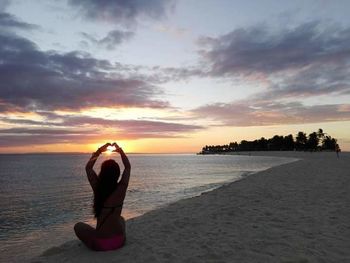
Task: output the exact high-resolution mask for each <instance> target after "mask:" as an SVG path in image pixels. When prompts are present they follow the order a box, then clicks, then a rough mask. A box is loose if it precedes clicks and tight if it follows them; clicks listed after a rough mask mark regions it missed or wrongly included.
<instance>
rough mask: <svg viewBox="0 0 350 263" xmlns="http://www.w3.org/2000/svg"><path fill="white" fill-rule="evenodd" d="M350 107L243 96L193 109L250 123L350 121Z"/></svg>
mask: <svg viewBox="0 0 350 263" xmlns="http://www.w3.org/2000/svg"><path fill="white" fill-rule="evenodd" d="M349 109H350V104H333V105H313V106H305V105H303V104H302V103H299V102H289V103H281V102H276V101H263V100H260V101H258V100H241V101H236V102H232V103H214V104H208V105H205V106H202V107H198V108H196V109H194V110H193V111H192V112H193V113H194V114H195V115H196V116H197V117H200V118H208V119H210V120H214V121H216V123H217V125H224V126H235V127H246V126H267V125H285V124H303V123H319V122H333V121H348V120H350V110H349Z"/></svg>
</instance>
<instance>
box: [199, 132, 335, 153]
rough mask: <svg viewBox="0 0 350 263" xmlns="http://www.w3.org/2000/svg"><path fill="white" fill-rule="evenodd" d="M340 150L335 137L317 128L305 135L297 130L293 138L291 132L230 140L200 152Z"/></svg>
mask: <svg viewBox="0 0 350 263" xmlns="http://www.w3.org/2000/svg"><path fill="white" fill-rule="evenodd" d="M324 150H325V151H340V148H339V145H338V144H337V139H335V138H332V136H330V135H329V134H327V133H325V132H323V130H322V129H319V130H318V131H317V132H312V133H310V134H309V135H306V133H305V132H302V131H300V132H298V133H297V135H296V137H295V139H294V137H293V135H292V134H289V135H287V136H280V135H275V136H273V137H272V138H270V139H265V138H264V137H262V138H261V139H257V140H254V141H246V140H242V141H241V142H240V143H237V142H230V143H229V144H225V145H211V146H208V145H206V146H204V147H203V148H202V151H201V152H200V154H211V153H221V152H239V151H324Z"/></svg>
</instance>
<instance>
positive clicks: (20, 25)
mask: <svg viewBox="0 0 350 263" xmlns="http://www.w3.org/2000/svg"><path fill="white" fill-rule="evenodd" d="M0 11H1V3H0ZM8 28H11V29H24V30H33V29H38V28H39V26H37V25H34V24H29V23H25V22H22V21H20V20H18V19H17V18H16V17H15V16H14V15H11V14H9V13H4V12H0V29H8Z"/></svg>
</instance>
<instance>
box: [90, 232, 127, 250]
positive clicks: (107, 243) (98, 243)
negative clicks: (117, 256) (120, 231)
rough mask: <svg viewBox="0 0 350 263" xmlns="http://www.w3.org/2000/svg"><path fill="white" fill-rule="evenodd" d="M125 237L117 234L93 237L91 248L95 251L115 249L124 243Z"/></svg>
mask: <svg viewBox="0 0 350 263" xmlns="http://www.w3.org/2000/svg"><path fill="white" fill-rule="evenodd" d="M124 242H125V237H124V236H123V235H117V236H113V237H103V238H101V237H100V238H95V239H94V241H93V248H94V249H95V250H97V251H107V250H115V249H118V248H121V247H122V246H123V245H124Z"/></svg>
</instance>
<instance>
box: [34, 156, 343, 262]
mask: <svg viewBox="0 0 350 263" xmlns="http://www.w3.org/2000/svg"><path fill="white" fill-rule="evenodd" d="M241 154H242V152H241ZM333 154H334V155H333ZM242 155H243V154H242ZM250 155H251V156H255V155H260V156H276V155H277V157H292V158H299V159H300V160H299V161H296V162H291V163H288V164H282V165H280V166H275V167H272V168H269V169H267V170H264V171H261V172H257V173H254V174H252V175H250V176H246V177H244V178H242V179H240V180H238V181H235V182H232V183H229V184H225V185H223V186H221V187H219V188H216V189H214V190H212V191H210V192H205V193H202V194H201V195H200V196H196V197H192V198H188V199H182V200H180V201H177V202H175V203H172V204H169V205H167V206H165V207H163V208H160V209H157V210H152V211H150V212H148V213H146V214H144V215H142V216H140V217H136V218H133V219H131V220H128V221H127V231H128V241H127V244H126V246H125V247H123V248H122V249H120V250H117V251H111V252H103V253H101V252H94V251H89V250H88V249H87V248H85V247H84V246H83V245H82V244H81V243H80V241H78V240H72V241H69V242H66V243H64V244H63V245H61V246H59V247H54V248H51V249H49V250H47V251H45V252H44V253H43V254H42V256H40V257H38V258H35V259H34V262H67V261H68V262H80V261H84V262H86V261H87V262H97V261H100V260H106V261H119V260H120V261H121V260H123V261H133V262H164V261H167V262H231V261H234V260H237V262H284V261H285V262H340V261H345V260H350V252H347V246H346V244H350V233H349V232H350V227H349V225H348V224H347V223H346V222H347V220H348V219H349V218H350V217H349V212H348V211H347V210H346V205H347V202H349V201H350V197H349V195H350V194H349V192H348V191H345V190H344V188H345V187H346V185H349V178H348V176H345V174H346V171H348V170H349V169H350V154H349V153H341V156H340V159H336V156H335V153H332V154H329V153H308V152H307V153H302V154H300V153H295V152H289V153H287V152H283V153H280V152H254V153H253V152H250ZM335 162H338V163H337V164H336V165H334V163H335ZM332 179H333V180H332ZM313 184H316V185H317V186H318V187H314V185H313ZM328 188H331V190H334V191H329V189H328ZM339 191H340V193H339ZM338 194H339V195H341V196H342V197H343V198H341V199H339V198H338V197H339V196H338ZM316 197H318V198H316ZM326 197H327V198H326ZM319 198H321V199H322V200H323V202H322V203H318V201H319ZM310 202H311V204H312V205H311V206H310V204H309V203H310ZM334 204H336V205H338V206H340V208H342V209H338V208H339V207H338V208H337V206H334ZM335 208H337V209H336V210H335ZM335 211H336V212H337V215H334V212H335ZM324 213H326V216H325V215H324ZM328 213H329V214H328ZM339 230H341V231H339ZM324 232H325V233H324ZM335 232H336V235H335Z"/></svg>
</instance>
